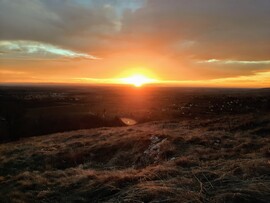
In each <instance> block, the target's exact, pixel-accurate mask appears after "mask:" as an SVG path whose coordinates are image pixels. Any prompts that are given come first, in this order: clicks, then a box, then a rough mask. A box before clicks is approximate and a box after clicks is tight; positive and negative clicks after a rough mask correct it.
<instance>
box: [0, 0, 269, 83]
mask: <svg viewBox="0 0 270 203" xmlns="http://www.w3.org/2000/svg"><path fill="white" fill-rule="evenodd" d="M269 19H270V1H269V0H256V1H254V0H203V1H202V0H166V1H165V0H134V1H133V0H132V1H126V0H99V1H97V0H89V1H87V0H12V1H10V0H0V28H1V30H0V40H2V41H10V42H18V41H28V42H35V43H40V44H46V45H47V46H46V48H40V47H39V48H38V51H36V53H34V54H33V53H32V54H29V53H27V52H29V47H28V48H23V50H24V54H22V52H16V51H15V50H13V51H12V54H11V51H10V50H9V53H8V54H7V53H6V51H7V50H6V49H5V50H0V57H1V58H3V57H4V56H5V57H6V56H7V55H9V56H11V55H12V56H13V57H15V56H17V57H22V55H23V56H24V57H25V56H30V55H31V56H32V57H37V58H38V57H44V55H46V56H47V57H48V56H51V57H55V56H56V55H57V54H58V55H57V56H58V57H62V56H60V55H61V54H62V55H65V57H70V58H72V55H73V56H76V58H80V57H81V58H84V54H87V55H89V56H90V57H91V54H93V55H97V56H98V57H101V58H106V60H102V63H101V62H100V63H99V64H95V68H96V65H99V67H100V68H99V70H106V68H108V67H111V66H112V65H111V64H112V63H114V64H116V65H115V66H117V67H118V66H121V65H123V64H124V65H125V66H127V63H132V62H130V60H129V59H130V58H129V57H130V55H132V61H133V63H136V64H137V63H138V64H142V65H144V64H147V65H148V66H149V67H151V66H152V67H153V68H152V71H153V72H155V71H159V72H158V73H157V74H159V73H160V74H163V75H166V77H171V78H173V79H183V78H186V79H188V78H190V79H201V78H208V79H213V78H222V77H237V76H243V75H245V76H246V75H253V74H254V72H256V71H264V70H269V69H270V68H269V64H268V61H269V60H270V58H269V53H270V38H269V36H270V21H269ZM49 46H52V47H53V48H52V47H49ZM24 47H25V45H24ZM44 49H45V50H44ZM57 49H61V50H62V51H59V50H58V51H57ZM63 50H67V51H63ZM45 52H46V54H44V53H45ZM73 52H74V53H73ZM25 53H27V54H25ZM76 54H77V55H76ZM78 54H79V55H78ZM129 54H130V55H129ZM119 56H121V57H122V58H121V57H119ZM94 57H95V56H94ZM211 59H212V61H211ZM159 60H160V61H161V62H160V63H159V64H158V62H157V61H159ZM115 61H117V62H115ZM127 61H128V62H127ZM198 61H200V62H201V63H198ZM121 62H122V64H121ZM124 65H123V66H124ZM132 65H133V64H130V66H132ZM111 69H113V68H111ZM162 69H163V70H162ZM165 69H166V70H165ZM95 70H96V69H95ZM94 73H96V71H93V74H94ZM89 74H90V73H89ZM114 74H117V73H114ZM164 77H165V76H164Z"/></svg>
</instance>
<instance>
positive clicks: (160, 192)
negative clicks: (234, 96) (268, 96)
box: [0, 114, 270, 203]
mask: <svg viewBox="0 0 270 203" xmlns="http://www.w3.org/2000/svg"><path fill="white" fill-rule="evenodd" d="M269 132H270V118H269V116H267V115H265V116H262V115H260V116H258V117H256V116H255V115H249V114H246V115H241V116H230V117H225V116H224V117H219V118H218V119H217V118H212V119H205V120H201V121H199V120H196V119H189V120H183V121H158V122H148V123H144V124H139V125H135V126H129V127H114V128H109V127H108V128H98V129H90V130H79V131H71V132H63V133H57V134H51V135H45V136H39V137H31V138H25V139H21V140H19V141H16V142H12V143H6V144H1V145H0V188H1V189H0V199H1V202H44V203H45V202H270V175H269V174H270V161H269V160H270V147H269V142H270V137H269Z"/></svg>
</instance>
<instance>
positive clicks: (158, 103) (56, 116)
mask: <svg viewBox="0 0 270 203" xmlns="http://www.w3.org/2000/svg"><path fill="white" fill-rule="evenodd" d="M269 109H270V90H269V89H261V90H258V89H209V88H169V87H167V88H166V87H144V88H133V87H87V86H84V87H83V86H82V87H60V86H55V87H54V86H41V87H25V86H24V87H10V86H2V87H0V127H1V128H0V141H10V140H17V139H20V138H22V137H29V136H35V135H44V134H49V133H55V132H64V131H70V130H78V129H89V128H96V127H106V126H107V127H109V126H121V125H122V123H121V122H119V118H121V117H127V118H132V119H135V120H136V121H137V122H138V123H144V122H148V121H157V120H166V119H179V120H183V119H186V118H201V119H204V118H205V117H206V118H208V117H215V116H220V115H238V114H246V113H260V112H269Z"/></svg>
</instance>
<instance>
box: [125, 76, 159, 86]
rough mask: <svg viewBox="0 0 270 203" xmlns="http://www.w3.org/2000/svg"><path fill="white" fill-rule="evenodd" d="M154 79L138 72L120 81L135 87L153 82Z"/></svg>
mask: <svg viewBox="0 0 270 203" xmlns="http://www.w3.org/2000/svg"><path fill="white" fill-rule="evenodd" d="M155 81H156V80H155V79H151V78H148V77H146V76H144V75H140V74H136V75H132V76H130V77H127V78H123V79H121V82H122V83H123V84H131V85H134V86H135V87H141V86H142V85H144V84H149V83H154V82H155Z"/></svg>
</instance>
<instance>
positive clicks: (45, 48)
mask: <svg viewBox="0 0 270 203" xmlns="http://www.w3.org/2000/svg"><path fill="white" fill-rule="evenodd" d="M0 53H2V55H1V56H0V57H1V58H9V59H10V58H13V59H31V60H33V59H55V58H71V59H75V58H81V59H90V60H95V59H99V58H98V57H95V56H92V55H89V54H86V53H80V52H75V51H71V50H68V49H63V48H60V47H57V46H54V45H51V44H45V43H40V42H34V41H0Z"/></svg>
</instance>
